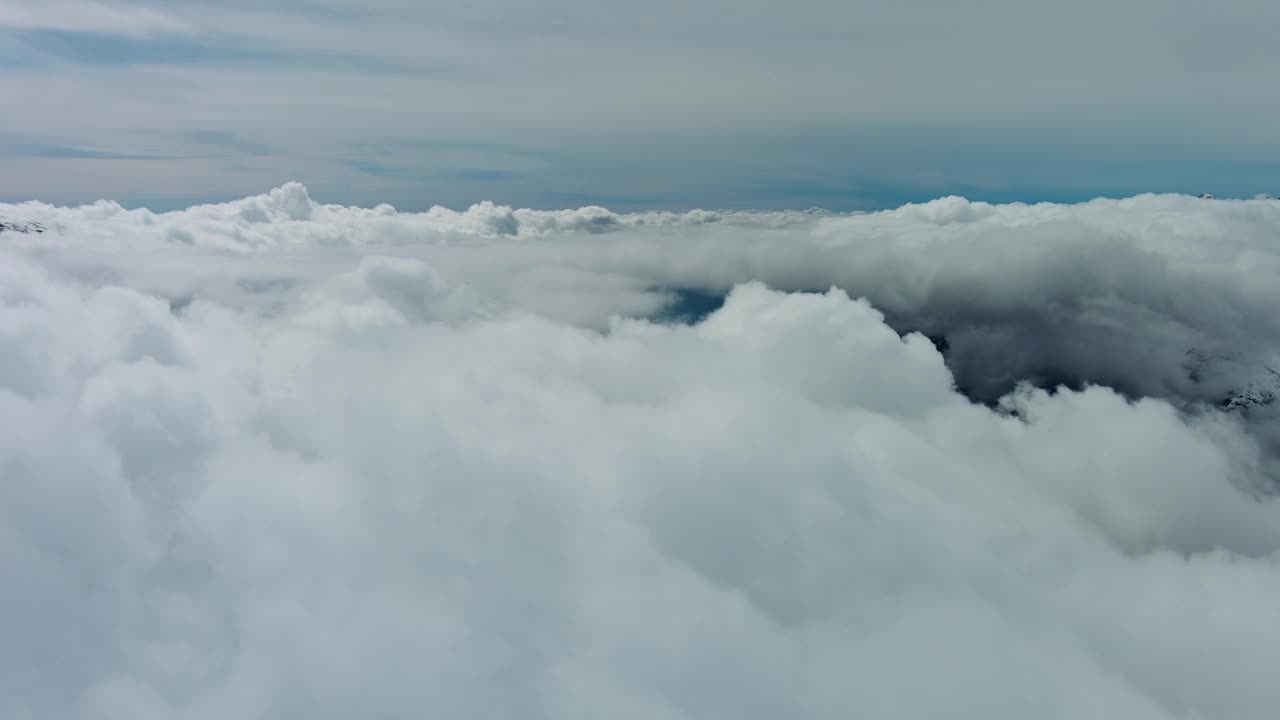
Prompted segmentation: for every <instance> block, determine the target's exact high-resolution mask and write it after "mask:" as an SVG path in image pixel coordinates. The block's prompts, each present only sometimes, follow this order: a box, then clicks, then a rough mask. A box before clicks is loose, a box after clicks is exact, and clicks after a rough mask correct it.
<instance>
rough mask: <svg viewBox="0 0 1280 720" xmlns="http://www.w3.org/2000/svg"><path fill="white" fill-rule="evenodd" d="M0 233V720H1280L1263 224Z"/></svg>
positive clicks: (199, 227) (117, 226)
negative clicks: (1279, 714) (0, 587)
mask: <svg viewBox="0 0 1280 720" xmlns="http://www.w3.org/2000/svg"><path fill="white" fill-rule="evenodd" d="M0 218H3V222H4V225H3V227H0V428H4V432H3V433H0V578H5V585H4V592H3V593H0V638H3V639H4V642H0V717H4V718H6V720H7V719H8V718H15V719H20V720H55V719H61V718H83V719H84V720H224V719H226V718H245V719H246V720H294V719H297V720H349V719H350V718H378V719H384V718H421V717H443V718H481V719H485V720H487V719H490V718H492V719H494V720H501V719H505V718H511V717H520V718H533V719H534V720H542V719H544V718H545V719H546V720H578V719H581V720H595V719H598V718H635V719H637V720H641V719H643V720H652V719H653V718H660V719H663V720H703V719H705V718H717V719H719V718H725V719H733V720H740V719H745V720H757V719H758V720H775V719H776V718H800V719H802V720H827V719H832V718H848V717H872V718H879V717H892V718H904V719H907V720H916V719H919V720H926V719H927V720H932V719H934V718H939V717H958V718H990V719H992V720H1023V719H1025V718H1028V717H1037V718H1052V719H1055V720H1096V718H1127V719H1128V718H1133V719H1136V720H1203V719H1204V718H1232V719H1238V720H1272V719H1273V718H1274V717H1275V715H1276V707H1277V706H1280V685H1277V683H1276V682H1275V680H1276V667H1277V665H1278V664H1280V613H1278V612H1277V611H1276V597H1277V596H1280V402H1277V399H1278V398H1280V316H1277V313H1276V312H1275V309H1276V307H1277V306H1278V305H1280V284H1278V283H1276V282H1275V279H1276V277H1277V275H1280V201H1277V200H1274V199H1249V200H1227V199H1217V200H1206V199H1200V198H1196V197H1190V196H1186V195H1176V194H1164V195H1139V196H1135V197H1131V198H1126V199H1116V200H1112V199H1100V200H1095V201H1090V202H1086V203H1079V204H1049V203H1045V204H1022V203H1013V204H988V203H983V202H973V201H968V200H964V199H962V198H957V197H948V198H943V199H939V200H935V201H931V202H928V203H924V204H911V205H906V206H903V207H900V208H896V209H893V210H887V211H882V212H872V213H849V214H835V213H823V212H807V211H794V210H792V211H750V212H747V211H687V212H671V211H645V212H638V213H616V212H612V211H609V210H606V209H604V208H600V207H581V208H577V209H572V210H531V209H516V208H512V207H509V206H502V205H495V204H492V203H481V204H477V205H473V206H470V207H468V208H466V209H464V210H458V211H454V210H449V209H446V208H442V207H435V208H433V209H431V210H429V211H427V212H422V213H410V212H405V211H398V210H396V209H395V208H393V207H391V206H390V205H385V204H384V205H378V206H373V207H357V206H349V205H333V204H323V203H320V202H317V201H316V200H315V199H314V198H312V197H311V195H310V191H309V189H308V188H306V187H304V186H303V185H301V184H298V183H288V184H285V185H282V186H280V187H278V188H275V189H273V190H271V191H269V192H266V193H262V194H257V195H252V196H248V197H243V198H239V199H236V200H234V201H232V202H228V203H223V204H212V205H198V206H193V207H189V208H184V209H182V210H180V211H174V212H167V213H157V212H153V211H151V210H147V209H125V208H123V207H122V206H121V205H120V204H118V203H115V202H111V201H102V202H97V203H94V204H91V205H86V206H81V207H70V208H69V207H57V206H54V205H51V204H48V203H40V202H25V203H19V204H3V203H0Z"/></svg>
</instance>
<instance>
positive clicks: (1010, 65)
mask: <svg viewBox="0 0 1280 720" xmlns="http://www.w3.org/2000/svg"><path fill="white" fill-rule="evenodd" d="M1277 36H1280V6H1277V5H1276V4H1275V3H1272V2H1265V1H1263V0H1227V1H1226V2H1220V3H1206V2H1192V1H1191V0H1166V1H1161V2H1157V1H1156V0H1120V1H1119V2H1104V1H1103V0H1078V1H1077V2H1069V3H1052V4H1049V3H1025V2H1014V1H1012V0H980V1H978V2H970V3H955V2H949V1H943V0H917V1H914V2H892V3H891V2H880V1H866V0H839V1H836V0H799V1H798V2H788V3H782V2H766V1H764V0H735V1H733V2H730V1H729V0H703V1H701V2H697V3H685V2H675V1H674V0H654V1H652V2H646V3H633V2H623V1H621V0H543V1H540V2H518V1H517V0H474V1H470V2H456V1H451V2H441V1H438V0H425V1H421V2H419V1H416V0H415V1H410V0H370V1H368V2H361V3H351V2H337V1H336V0H282V1H279V2H270V3H263V2H248V1H247V0H230V1H226V2H203V1H199V0H172V1H167V2H146V1H142V0H139V1H132V2H130V1H111V0H5V2H3V3H0V95H2V96H3V97H4V98H5V100H4V103H5V105H4V107H5V110H4V122H3V123H2V124H0V163H2V164H3V167H4V169H5V172H4V173H3V174H2V176H0V200H5V201H20V200H26V199H32V198H39V199H42V200H47V201H50V202H55V203H58V204H78V203H82V202H89V201H92V200H95V199H98V198H102V197H110V198H111V199H114V200H117V201H120V202H122V203H124V204H125V205H128V206H147V207H150V208H152V209H154V210H165V209H177V208H182V207H186V206H188V205H191V204H194V203H198V202H207V201H223V200H230V199H233V198H238V197H244V196H247V195H252V194H256V193H260V192H263V191H265V190H267V189H269V188H272V187H278V186H281V185H283V184H284V183H286V182H289V181H300V182H302V183H304V184H305V185H306V186H307V188H308V189H309V191H310V192H311V193H312V195H313V196H314V197H315V198H316V199H317V200H320V201H324V202H344V203H353V204H361V205H366V206H373V205H376V204H377V203H380V202H387V203H391V204H393V205H395V206H396V207H398V208H401V209H408V210H425V209H426V208H429V207H431V206H433V205H437V204H439V205H444V206H449V207H455V208H462V207H467V206H470V205H471V204H473V203H476V202H479V201H483V200H492V201H495V202H498V203H500V204H508V205H513V206H517V207H534V208H559V207H578V206H582V205H603V206H608V207H611V208H614V209H618V210H636V209H646V208H692V207H709V208H764V209H780V208H806V207H811V206H819V207H825V208H829V209H833V210H855V209H869V208H883V207H892V206H897V205H900V204H902V203H904V202H908V201H923V200H928V199H932V198H936V197H942V196H945V195H952V194H955V195H963V196H965V197H969V198H971V199H979V200H988V201H1001V202H1007V201H1036V200H1053V201H1079V200H1085V199H1088V198H1092V197H1095V196H1110V197H1122V196H1129V195H1133V194H1136V193H1140V192H1182V193H1190V194H1199V193H1202V192H1209V193H1213V194H1215V195H1217V196H1220V197H1253V196H1254V195H1255V194H1258V193H1270V194H1273V195H1274V194H1280V134H1277V133H1276V131H1275V128H1276V127H1280V95H1277V94H1276V93H1275V92H1272V91H1271V88H1272V87H1273V85H1274V82H1275V76H1276V72H1277V69H1278V68H1280V44H1277V43H1275V42H1274V38H1275V37H1277Z"/></svg>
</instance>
